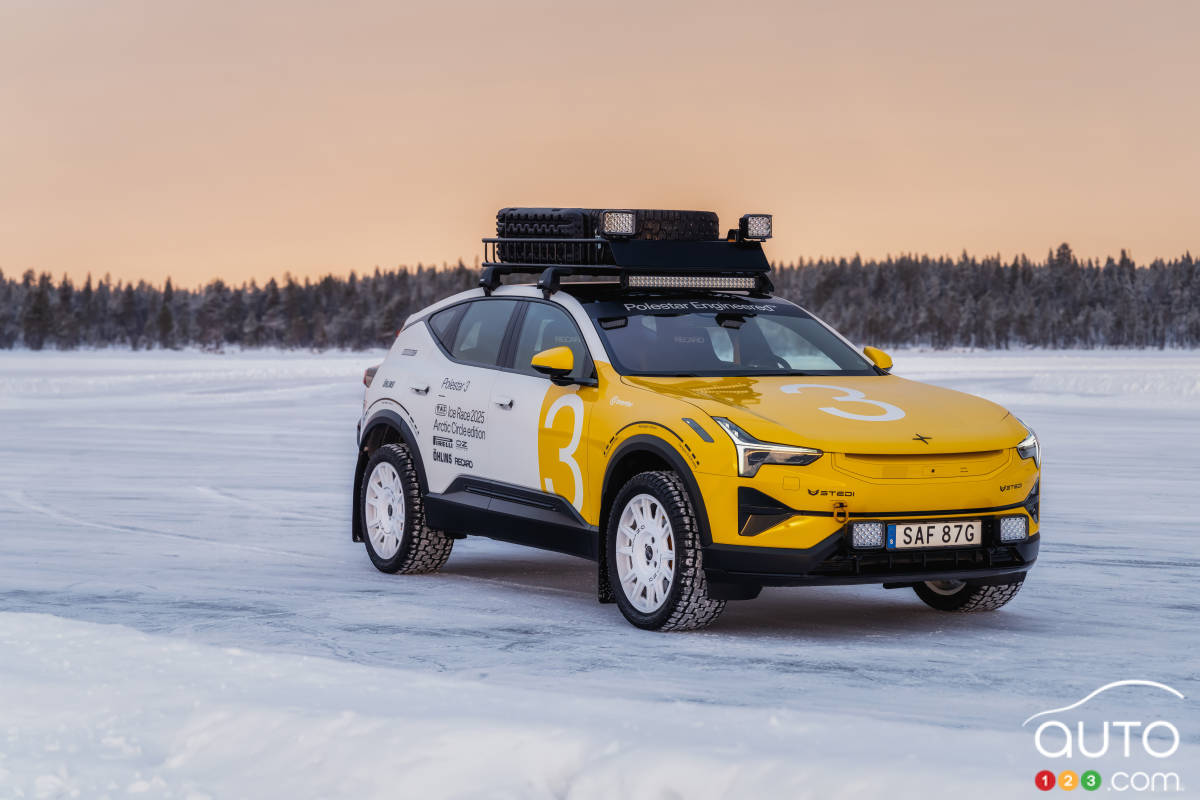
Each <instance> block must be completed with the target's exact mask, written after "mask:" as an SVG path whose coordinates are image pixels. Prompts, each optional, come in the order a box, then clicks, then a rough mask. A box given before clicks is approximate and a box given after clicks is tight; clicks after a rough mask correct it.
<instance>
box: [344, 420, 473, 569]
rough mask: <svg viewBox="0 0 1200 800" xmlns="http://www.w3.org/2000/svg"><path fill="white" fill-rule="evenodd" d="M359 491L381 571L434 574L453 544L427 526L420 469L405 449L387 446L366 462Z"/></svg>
mask: <svg viewBox="0 0 1200 800" xmlns="http://www.w3.org/2000/svg"><path fill="white" fill-rule="evenodd" d="M366 476H367V477H366V479H365V480H363V484H362V489H361V490H360V492H359V505H360V508H361V509H362V522H363V540H364V542H365V543H366V546H367V555H369V556H370V557H371V563H372V564H374V565H375V568H376V569H378V570H379V571H380V572H407V573H418V572H436V571H437V570H439V569H441V567H442V565H443V564H445V563H446V559H447V558H449V557H450V549H451V548H452V547H454V540H453V539H451V538H450V537H449V536H447V535H446V534H444V533H442V532H441V531H436V530H433V529H432V528H430V527H429V526H428V525H426V524H425V506H424V503H423V502H422V497H421V483H420V481H419V480H418V479H417V468H416V466H415V465H414V464H413V460H412V454H411V453H410V452H409V450H408V448H407V447H404V446H403V445H398V444H385V445H383V446H382V447H380V448H379V449H378V450H376V451H375V454H374V455H373V456H372V457H371V460H370V461H369V462H367V469H366Z"/></svg>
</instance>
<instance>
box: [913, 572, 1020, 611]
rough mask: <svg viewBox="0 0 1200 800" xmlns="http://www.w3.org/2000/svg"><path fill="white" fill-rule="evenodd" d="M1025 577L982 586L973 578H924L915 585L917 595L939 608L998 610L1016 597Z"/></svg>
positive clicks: (950, 609) (926, 602)
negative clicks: (928, 579)
mask: <svg viewBox="0 0 1200 800" xmlns="http://www.w3.org/2000/svg"><path fill="white" fill-rule="evenodd" d="M1024 582H1025V578H1023V577H1022V578H1018V579H1017V580H1015V581H1013V582H1011V583H996V584H986V585H980V584H978V583H974V582H973V581H925V582H923V583H918V584H917V585H915V586H913V590H914V591H915V592H916V593H917V597H919V598H921V599H922V600H924V601H925V604H926V605H928V606H930V607H931V608H936V609H937V610H938V611H995V610H996V609H997V608H1000V607H1001V606H1003V605H1004V604H1006V603H1007V602H1008V601H1009V600H1012V599H1013V598H1014V597H1016V596H1017V592H1019V591H1020V590H1021V584H1022V583H1024Z"/></svg>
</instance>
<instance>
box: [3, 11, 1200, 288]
mask: <svg viewBox="0 0 1200 800" xmlns="http://www.w3.org/2000/svg"><path fill="white" fill-rule="evenodd" d="M1198 31H1200V2H1195V0H1151V1H1150V2H1141V3H1138V2H1132V0H1131V1H1130V2H1104V1H1103V0H1088V1H1087V2H1056V1H1055V0H1038V1H1037V2H1023V1H1016V2H1014V1H1013V0H1006V2H986V3H985V2H963V1H962V0H958V1H957V2H924V1H922V0H913V1H911V2H904V3H895V2H876V3H863V2H819V3H818V2H802V1H798V0H791V1H790V2H774V0H757V1H756V2H722V3H706V2H686V3H656V2H646V1H645V0H643V2H619V1H617V0H606V1H605V2H586V3H585V2H565V1H564V0H559V1H558V2H531V1H529V0H511V1H510V2H473V1H465V2H438V1H437V0H428V1H427V2H419V3H416V2H339V3H330V2H310V0H289V1H288V2H246V3H235V2H221V0H205V1H204V2H192V1H191V0H188V2H172V1H171V0H141V1H140V2H132V1H130V0H110V1H109V2H101V1H97V0H93V1H92V2H78V1H76V0H3V1H2V2H0V269H3V270H4V272H5V273H6V274H8V275H11V274H13V273H16V272H21V271H24V270H26V269H29V268H32V269H35V270H39V271H40V270H48V271H51V272H53V273H55V275H56V276H57V275H58V274H61V273H63V272H66V273H68V274H70V275H72V276H74V277H82V276H83V275H84V274H85V273H87V272H89V271H90V272H92V273H94V274H97V275H99V274H103V273H105V272H110V273H112V275H113V277H114V279H115V278H123V279H138V278H147V279H151V280H153V281H155V282H159V281H161V280H162V279H163V278H165V277H166V276H167V275H170V276H172V277H173V278H174V279H175V280H176V281H177V282H179V283H183V284H187V285H194V284H198V283H201V282H205V281H207V280H209V279H211V278H213V277H221V278H224V279H225V280H227V281H232V282H237V283H240V282H241V281H243V280H247V279H249V278H251V277H253V278H257V279H259V280H260V281H261V280H262V279H264V278H266V277H268V276H271V275H281V274H282V273H283V272H284V271H289V270H290V271H291V272H293V273H295V274H297V275H318V274H324V273H327V272H334V273H339V274H344V273H347V272H349V271H350V270H352V269H353V270H358V271H360V272H361V271H363V270H370V269H373V268H374V267H375V266H376V265H379V266H382V267H393V266H396V265H399V264H409V265H413V264H416V263H417V262H418V261H420V262H424V263H426V264H429V263H441V262H443V261H448V260H449V261H452V260H455V259H457V258H459V257H462V258H463V259H464V260H466V261H467V262H468V263H470V262H471V261H472V260H473V259H474V258H475V257H476V256H477V255H478V254H479V252H480V246H479V243H478V240H479V237H480V236H482V235H485V234H488V233H490V232H491V230H492V225H493V224H494V214H495V210H496V209H497V208H498V207H500V206H503V205H535V204H536V205H587V206H600V207H605V206H608V207H613V206H615V207H646V206H650V207H681V208H710V209H713V210H716V211H718V212H720V214H721V216H722V222H723V223H724V225H725V226H726V227H729V226H732V225H734V224H735V223H736V217H737V216H738V215H739V214H741V213H743V212H746V211H771V212H774V213H775V215H776V228H777V231H778V235H777V237H776V239H775V240H774V242H772V244H771V246H770V248H769V252H770V254H771V256H772V257H773V258H775V259H778V260H784V261H788V260H794V259H797V258H800V257H815V256H820V255H833V256H839V255H847V256H848V255H852V254H854V253H855V252H859V253H862V254H863V255H864V256H882V255H886V254H888V253H893V254H896V253H901V252H930V253H934V254H941V253H949V254H957V253H958V252H960V251H961V250H963V249H966V250H968V251H971V252H973V253H976V254H992V253H1000V254H1002V255H1004V256H1006V257H1008V256H1011V255H1013V254H1014V253H1019V252H1026V253H1029V254H1030V255H1031V256H1034V257H1041V256H1042V255H1044V254H1045V253H1046V251H1047V250H1048V249H1049V248H1051V247H1053V246H1055V245H1057V244H1058V243H1059V242H1062V241H1064V240H1065V241H1068V242H1070V243H1071V244H1072V245H1073V247H1074V248H1075V250H1076V252H1077V253H1079V254H1080V255H1082V256H1103V255H1105V254H1109V253H1113V254H1115V253H1116V252H1117V251H1118V250H1119V249H1120V248H1127V249H1129V250H1130V252H1131V253H1132V254H1133V256H1134V257H1135V258H1136V259H1137V260H1138V261H1139V262H1145V261H1148V260H1150V259H1152V258H1154V257H1157V256H1163V257H1171V256H1176V255H1179V254H1181V253H1182V252H1184V251H1185V250H1189V249H1190V250H1191V251H1192V252H1193V253H1196V252H1197V251H1200V180H1198V179H1200V47H1198V46H1197V43H1196V42H1197V35H1198Z"/></svg>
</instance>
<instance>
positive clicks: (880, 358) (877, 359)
mask: <svg viewBox="0 0 1200 800" xmlns="http://www.w3.org/2000/svg"><path fill="white" fill-rule="evenodd" d="M863 355H865V356H866V357H867V358H869V359H871V363H872V364H874V365H875V366H877V367H879V368H880V369H881V370H883V371H884V372H890V371H891V369H892V357H891V356H889V355H888V354H887V353H885V352H883V351H882V350H880V349H879V348H878V347H864V348H863Z"/></svg>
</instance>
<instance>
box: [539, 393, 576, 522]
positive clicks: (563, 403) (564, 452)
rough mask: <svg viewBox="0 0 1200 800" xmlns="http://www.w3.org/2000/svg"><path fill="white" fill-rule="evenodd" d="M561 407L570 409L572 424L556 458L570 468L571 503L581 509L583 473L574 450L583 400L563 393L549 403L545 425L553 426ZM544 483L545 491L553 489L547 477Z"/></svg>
mask: <svg viewBox="0 0 1200 800" xmlns="http://www.w3.org/2000/svg"><path fill="white" fill-rule="evenodd" d="M563 408H570V409H571V416H572V417H573V418H574V419H573V420H572V422H573V426H572V430H571V441H569V442H567V446H566V447H560V448H559V449H558V460H559V461H561V462H562V463H563V464H566V465H567V468H568V469H570V470H571V477H572V478H574V479H575V496H574V498H572V500H571V505H573V506H575V509H576V510H577V511H582V510H583V473H582V472H580V470H579V462H578V461H576V460H575V450H576V449H577V448H578V447H579V440H580V439H582V438H583V401H582V400H580V399H579V395H577V394H564V395H562V396H561V397H559V398H558V399H557V400H555V401H554V402H553V403H551V404H550V408H548V409H546V424H545V427H547V428H552V427H554V418H555V417H556V416H557V415H558V412H559V411H560V410H561V409H563ZM543 480H544V481H545V484H546V491H547V492H553V491H554V481H552V480H550V479H549V478H543Z"/></svg>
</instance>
